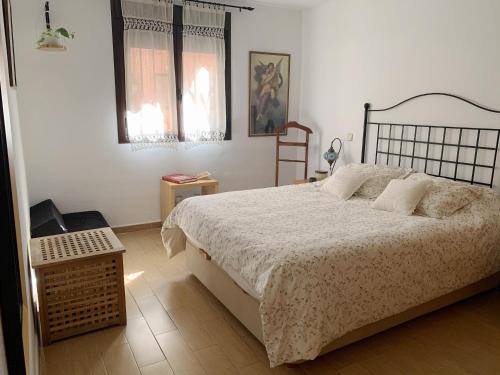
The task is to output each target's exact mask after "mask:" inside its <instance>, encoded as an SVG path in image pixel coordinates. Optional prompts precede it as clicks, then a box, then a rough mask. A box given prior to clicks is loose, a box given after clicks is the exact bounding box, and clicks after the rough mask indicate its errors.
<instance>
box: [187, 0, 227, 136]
mask: <svg viewBox="0 0 500 375" xmlns="http://www.w3.org/2000/svg"><path fill="white" fill-rule="evenodd" d="M224 23H225V11H224V9H223V8H221V7H218V6H213V5H211V6H204V5H201V4H196V3H192V4H191V3H189V2H186V3H185V5H184V7H183V51H182V82H183V86H182V89H183V95H182V124H183V133H184V137H185V140H186V141H187V142H220V141H222V140H224V136H225V134H226V90H225V46H224Z"/></svg>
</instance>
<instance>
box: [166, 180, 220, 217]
mask: <svg viewBox="0 0 500 375" xmlns="http://www.w3.org/2000/svg"><path fill="white" fill-rule="evenodd" d="M195 187H201V194H202V195H208V194H217V193H218V192H219V181H217V180H215V179H213V178H207V179H203V180H198V181H195V182H188V183H186V184H175V183H173V182H170V181H163V180H160V212H161V222H162V223H163V222H164V221H165V219H166V218H167V216H168V215H169V214H170V211H172V210H173V209H174V207H175V192H176V190H178V189H190V188H195Z"/></svg>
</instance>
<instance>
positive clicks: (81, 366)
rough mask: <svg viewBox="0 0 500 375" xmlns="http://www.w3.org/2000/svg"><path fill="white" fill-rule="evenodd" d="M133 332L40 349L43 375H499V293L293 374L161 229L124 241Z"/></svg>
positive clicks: (342, 351)
mask: <svg viewBox="0 0 500 375" xmlns="http://www.w3.org/2000/svg"><path fill="white" fill-rule="evenodd" d="M119 237H120V239H121V240H122V242H123V243H124V245H125V246H126V248H127V253H126V254H125V255H124V267H125V274H126V276H125V279H126V281H125V282H126V287H127V288H126V298H127V316H128V324H127V326H126V327H114V328H109V329H104V330H101V331H98V332H94V333H90V334H86V335H82V336H79V337H76V338H72V339H68V340H64V341H60V342H58V343H55V344H52V345H50V346H48V347H46V348H44V350H43V353H42V358H41V360H42V368H43V374H45V375H48V374H50V375H69V374H75V375H80V374H81V375H87V374H95V375H97V374H99V375H101V374H103V375H115V374H116V375H129V374H131V375H137V374H142V375H174V374H175V375H198V374H199V375H269V374H302V375H316V374H318V375H319V374H321V375H334V374H335V375H340V374H343V375H366V374H372V375H378V374H387V375H395V374H426V375H427V374H453V375H461V374H471V375H472V374H474V375H475V374H478V375H483V374H484V375H488V374H492V375H493V374H500V291H498V290H495V291H491V292H488V293H485V294H482V295H479V296H477V297H474V298H472V299H469V300H467V301H464V302H461V303H458V304H455V305H453V306H450V307H448V308H446V309H443V310H440V311H438V312H435V313H433V314H429V315H427V316H424V317H422V318H419V319H416V320H414V321H412V322H409V323H406V324H404V325H402V326H399V327H397V328H394V329H391V330H389V331H387V332H384V333H382V334H379V335H376V336H374V337H371V338H368V339H365V340H363V341H361V342H359V343H356V344H353V345H350V346H348V347H346V348H343V349H340V350H337V351H335V352H333V353H330V354H328V355H325V356H323V357H320V358H319V359H317V360H315V361H311V362H308V363H304V364H302V365H300V366H298V367H296V368H287V367H284V366H281V367H279V368H275V369H270V368H269V364H268V361H267V358H266V353H265V350H264V347H263V346H262V345H261V344H260V343H259V342H258V341H257V340H256V339H255V338H254V337H253V336H252V335H251V334H250V333H249V332H248V331H247V330H246V329H245V328H244V327H243V326H242V325H241V324H240V323H239V322H238V321H237V320H236V319H235V318H234V317H233V316H232V315H231V314H230V313H229V312H228V311H227V310H226V309H225V308H224V306H222V305H221V304H220V303H219V302H218V301H217V300H216V299H215V298H214V297H213V296H212V295H211V294H210V292H209V291H208V290H206V289H205V288H204V287H203V286H202V285H201V284H200V283H199V282H198V281H197V280H196V279H195V278H194V277H193V276H192V275H191V274H190V273H189V272H188V270H187V269H186V267H185V266H184V259H183V255H182V254H181V255H180V256H177V257H175V258H174V259H171V260H169V259H168V258H167V256H166V254H165V252H164V250H163V246H162V244H161V240H160V236H159V230H157V229H151V230H145V231H139V232H132V233H124V234H120V235H119Z"/></svg>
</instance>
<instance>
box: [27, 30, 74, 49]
mask: <svg viewBox="0 0 500 375" xmlns="http://www.w3.org/2000/svg"><path fill="white" fill-rule="evenodd" d="M63 38H66V39H74V38H75V33H73V32H69V31H68V30H67V29H66V28H64V27H59V28H58V29H55V30H54V29H51V28H48V29H46V30H44V31H42V33H41V34H40V39H39V40H38V41H37V42H36V45H37V48H38V49H48V50H51V49H53V50H64V49H66V47H65V46H64V43H63V42H62V40H63Z"/></svg>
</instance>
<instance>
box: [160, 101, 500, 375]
mask: <svg viewBox="0 0 500 375" xmlns="http://www.w3.org/2000/svg"><path fill="white" fill-rule="evenodd" d="M426 95H429V96H430V95H448V94H426ZM451 97H453V98H457V97H455V96H451ZM413 99H418V97H414V98H411V100H413ZM458 99H459V100H461V101H464V102H466V103H469V104H473V105H476V106H477V104H475V103H472V102H470V101H468V100H466V99H462V98H458ZM406 102H408V101H404V102H402V103H400V104H404V103H406ZM395 107H397V106H393V107H390V108H387V109H384V110H383V111H386V110H387V111H389V110H391V109H393V108H395ZM479 107H480V108H481V109H484V110H486V111H493V110H490V109H487V108H485V107H481V106H479ZM371 111H378V110H371V109H370V107H369V106H368V105H366V106H365V121H364V128H363V129H364V132H363V134H364V136H363V152H362V162H365V161H366V153H367V152H368V150H373V151H374V153H373V154H374V161H375V162H376V163H384V164H396V165H402V164H406V165H408V166H410V165H409V164H411V167H412V168H414V169H417V170H420V171H423V172H426V173H428V174H431V175H436V176H441V177H447V178H452V179H454V180H466V178H465V177H464V176H465V175H464V174H463V173H462V172H461V168H462V167H463V166H466V167H467V168H468V169H471V168H472V172H471V173H470V174H469V176H468V178H469V179H468V180H467V181H468V182H470V183H473V184H477V185H486V186H488V187H492V185H493V181H494V177H493V176H494V171H495V163H496V150H497V149H498V139H499V137H500V130H499V129H491V128H471V127H467V128H458V127H453V131H458V132H460V136H459V137H458V140H456V142H457V143H455V144H454V146H455V147H456V150H457V156H456V158H455V159H450V158H449V155H447V153H445V152H442V153H441V157H440V158H436V157H435V156H434V154H433V153H430V152H429V148H430V147H431V146H430V145H432V144H436V145H441V146H442V147H443V146H444V145H446V144H451V142H452V141H450V140H449V137H447V136H446V131H448V134H450V133H451V132H452V130H451V127H450V130H443V132H444V133H445V134H444V136H442V139H441V141H440V142H438V141H435V140H434V138H433V137H431V134H430V133H431V132H433V131H437V130H438V128H439V129H447V128H448V127H443V126H433V125H413V124H392V123H387V122H384V123H383V124H382V123H376V122H371V121H370V113H371ZM493 112H495V113H496V112H497V111H493ZM420 126H422V127H425V129H427V130H428V133H429V134H427V133H425V131H420V129H417V128H418V127H420ZM370 127H375V132H374V134H375V135H376V136H375V137H372V138H370V134H369V128H370ZM406 127H408V128H406ZM384 128H389V129H388V130H389V132H388V133H384V131H385V130H384ZM398 128H399V129H400V130H399V131H400V132H399V134H398V131H397V129H398ZM410 128H411V129H414V133H409V131H408V129H410ZM425 129H424V130H425ZM471 129H473V130H474V131H475V132H477V138H475V139H476V142H475V143H470V142H469V141H466V139H465V134H466V132H467V131H470V130H471ZM486 133H487V134H488V139H491V138H492V137H491V134H492V133H493V134H495V137H494V138H493V139H494V140H496V145H495V144H494V145H493V146H487V145H485V144H484V143H483V142H482V139H481V134H483V135H484V134H486ZM409 134H410V136H409ZM462 135H464V138H462ZM422 136H423V137H424V140H422ZM370 139H371V140H372V141H373V144H374V146H373V147H372V148H370V147H369V145H368V143H369V140H370ZM398 143H399V147H397V144H398ZM403 143H404V144H405V145H404V147H403ZM407 143H408V144H409V147H406V146H408V145H406V144H407ZM417 143H418V144H425V145H426V146H427V152H426V153H424V154H423V155H425V156H419V155H421V154H420V153H418V152H415V151H414V150H415V145H416V144H417ZM395 145H396V147H395ZM443 149H444V147H443ZM464 149H467V150H466V152H467V151H470V150H472V153H473V156H474V158H473V161H471V162H468V161H467V162H466V161H464V159H463V157H460V155H458V154H460V152H461V150H464ZM469 149H470V150H469ZM412 150H413V151H412ZM481 152H494V153H495V157H494V158H493V160H492V161H491V163H489V164H488V163H486V162H484V161H483V158H482V157H481ZM464 153H465V152H464ZM431 159H432V160H431ZM433 159H436V160H437V164H436V165H435V166H434V167H432V166H431V163H430V162H435V160H433ZM419 160H420V161H421V162H423V163H424V165H425V166H421V165H419V164H418V162H419ZM435 163H436V162H435ZM464 163H467V164H464ZM468 164H471V165H468ZM450 167H451V172H450ZM431 168H435V169H432V170H431ZM476 168H477V171H476ZM485 169H488V170H489V171H490V172H491V175H488V176H487V177H488V180H485V173H484V170H485ZM480 171H481V173H480ZM485 181H486V182H485ZM320 186H321V183H311V184H302V185H292V186H282V187H277V188H267V189H258V190H248V191H239V192H229V193H223V194H218V195H212V196H204V197H194V198H191V199H187V200H185V201H183V202H181V203H180V204H179V205H178V206H177V207H176V209H174V211H173V212H172V213H171V215H170V216H169V217H168V218H167V220H166V221H165V223H164V225H163V229H162V236H163V240H164V243H165V245H166V247H167V250H168V251H169V253H170V255H171V256H173V255H175V254H176V253H177V252H179V251H183V250H186V252H187V254H186V258H187V263H188V267H189V268H190V270H191V271H192V272H193V274H194V275H195V276H196V277H197V278H198V279H199V280H200V281H201V282H202V283H203V284H204V285H205V286H206V287H207V288H208V289H209V290H210V291H211V292H212V293H213V294H214V295H215V296H216V297H217V298H218V299H219V300H220V301H221V302H222V303H223V304H224V305H225V306H226V307H227V308H228V309H229V310H230V311H231V312H232V313H233V314H234V315H235V316H236V317H237V318H238V319H239V320H240V321H241V322H242V323H243V324H244V325H245V326H246V327H247V328H248V329H249V330H250V332H252V333H253V334H254V335H255V336H256V337H257V338H258V339H259V340H260V341H261V342H262V343H263V344H264V345H265V347H266V350H267V353H268V357H269V361H270V364H271V366H272V367H274V366H277V365H280V364H282V363H288V364H290V363H297V362H301V361H305V360H311V359H314V358H316V357H317V356H318V355H320V354H323V353H326V352H328V351H331V350H334V349H336V348H339V347H342V346H344V345H347V344H350V343H352V342H354V341H357V340H359V339H362V338H364V337H367V336H370V335H373V334H375V333H377V332H380V331H382V330H385V329H388V328H390V327H393V326H395V325H397V324H400V323H402V322H404V321H407V320H409V319H412V318H415V317H417V316H420V315H423V314H425V313H428V312H430V311H433V310H436V309H438V308H441V307H443V306H446V305H449V304H451V303H453V302H456V301H458V300H461V299H464V298H467V297H469V296H472V295H474V294H477V293H479V292H481V291H484V290H487V289H490V288H493V287H495V286H497V285H498V284H499V282H500V199H499V197H498V194H496V193H495V192H494V191H493V190H491V189H487V188H484V189H481V197H480V199H477V200H476V201H474V202H473V203H471V204H470V205H468V206H466V207H465V208H463V209H462V210H460V211H459V212H457V213H455V214H454V215H453V216H451V217H449V218H447V219H433V218H429V217H422V216H416V215H413V216H407V217H401V216H398V215H395V214H394V213H391V212H383V211H377V210H373V209H371V208H370V203H371V200H370V199H366V198H361V197H353V198H351V199H349V200H347V201H343V200H340V199H334V198H332V196H329V195H326V194H324V193H323V192H321V188H320Z"/></svg>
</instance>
